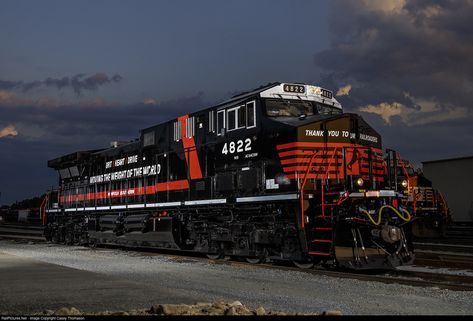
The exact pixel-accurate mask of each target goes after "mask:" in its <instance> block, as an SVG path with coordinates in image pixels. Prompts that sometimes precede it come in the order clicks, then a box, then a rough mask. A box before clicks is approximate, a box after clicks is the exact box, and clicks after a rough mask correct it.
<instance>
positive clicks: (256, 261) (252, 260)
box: [245, 249, 268, 264]
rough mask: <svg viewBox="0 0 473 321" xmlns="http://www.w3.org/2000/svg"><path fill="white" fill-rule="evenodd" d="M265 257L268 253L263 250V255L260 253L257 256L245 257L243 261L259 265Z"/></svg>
mask: <svg viewBox="0 0 473 321" xmlns="http://www.w3.org/2000/svg"><path fill="white" fill-rule="evenodd" d="M267 256H268V251H267V250H266V249H264V250H263V253H261V254H260V255H259V256H255V257H245V260H246V262H248V263H251V264H260V263H263V262H264V261H265V260H266V257H267Z"/></svg>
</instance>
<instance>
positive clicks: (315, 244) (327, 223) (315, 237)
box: [307, 215, 335, 257]
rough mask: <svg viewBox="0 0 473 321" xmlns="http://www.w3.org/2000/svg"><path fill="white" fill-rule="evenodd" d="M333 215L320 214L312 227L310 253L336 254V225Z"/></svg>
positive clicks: (319, 254)
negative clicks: (323, 215)
mask: <svg viewBox="0 0 473 321" xmlns="http://www.w3.org/2000/svg"><path fill="white" fill-rule="evenodd" d="M333 219H334V217H333V216H331V215H330V216H327V215H326V216H325V217H322V216H318V217H316V219H315V224H313V227H311V231H310V241H309V242H308V244H307V245H308V250H309V251H308V254H309V255H313V256H318V257H331V256H333V254H334V240H335V227H334V224H333Z"/></svg>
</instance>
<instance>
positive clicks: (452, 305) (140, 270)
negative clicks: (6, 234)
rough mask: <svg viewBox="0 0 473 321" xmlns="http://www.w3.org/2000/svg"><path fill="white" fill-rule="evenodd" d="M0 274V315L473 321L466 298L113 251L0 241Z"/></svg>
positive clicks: (472, 302) (472, 299) (469, 296)
mask: <svg viewBox="0 0 473 321" xmlns="http://www.w3.org/2000/svg"><path fill="white" fill-rule="evenodd" d="M0 271H1V272H0V312H1V313H15V314H18V313H20V314H30V313H35V312H41V311H43V310H45V309H53V310H54V309H59V308H61V307H75V308H78V309H80V310H81V311H85V312H89V313H91V312H97V311H103V310H130V309H142V308H150V307H151V306H155V305H156V304H165V303H186V304H192V303H196V302H215V301H220V300H221V301H225V302H233V301H240V302H241V303H243V304H244V305H247V306H250V307H257V306H263V307H264V308H265V309H266V310H271V309H274V310H285V311H289V312H290V313H320V312H322V311H326V310H339V311H341V312H342V314H344V315H379V314H384V315H397V314H430V315H439V314H441V315H445V314H447V315H453V314H455V315H462V314H463V315H465V314H466V315H471V314H473V293H472V292H460V291H451V290H444V289H438V288H421V287H413V286H406V285H396V284H384V283H378V282H366V281H359V280H351V279H339V278H335V277H328V276H317V275H312V274H308V273H305V272H303V271H287V270H278V269H265V268H257V267H252V266H249V265H243V264H238V263H235V264H232V265H221V264H215V263H213V262H212V261H210V260H205V259H201V258H196V257H176V256H172V255H164V254H159V255H155V254H153V255H149V254H146V253H138V252H134V251H121V250H116V249H90V248H86V247H80V246H71V247H67V246H62V245H53V244H46V243H38V244H25V243H16V242H13V241H8V240H0Z"/></svg>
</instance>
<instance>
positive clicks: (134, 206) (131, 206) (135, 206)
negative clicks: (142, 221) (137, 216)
mask: <svg viewBox="0 0 473 321" xmlns="http://www.w3.org/2000/svg"><path fill="white" fill-rule="evenodd" d="M142 207H145V204H130V205H128V208H142Z"/></svg>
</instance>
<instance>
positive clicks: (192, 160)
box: [177, 115, 202, 179]
mask: <svg viewBox="0 0 473 321" xmlns="http://www.w3.org/2000/svg"><path fill="white" fill-rule="evenodd" d="M187 119H189V115H184V116H181V117H179V118H178V119H177V120H178V121H179V122H180V123H181V132H182V144H183V145H184V155H185V157H186V162H187V167H188V168H189V174H190V177H191V179H199V178H202V170H201V169H200V164H199V155H198V154H197V148H196V147H195V141H194V137H191V138H189V137H187V127H186V120H187Z"/></svg>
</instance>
